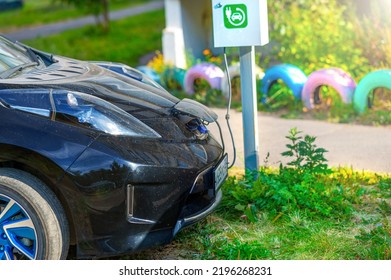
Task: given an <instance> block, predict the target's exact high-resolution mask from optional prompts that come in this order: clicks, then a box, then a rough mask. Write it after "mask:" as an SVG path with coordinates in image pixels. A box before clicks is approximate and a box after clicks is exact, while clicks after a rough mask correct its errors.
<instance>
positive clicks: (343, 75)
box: [302, 68, 356, 110]
mask: <svg viewBox="0 0 391 280" xmlns="http://www.w3.org/2000/svg"><path fill="white" fill-rule="evenodd" d="M322 86H331V87H332V88H334V89H335V90H336V91H337V92H338V93H339V95H340V96H341V99H342V101H343V102H344V103H345V104H350V103H352V101H353V94H354V91H355V89H356V82H355V81H354V80H353V78H352V77H351V76H350V75H349V74H348V73H347V72H345V71H343V70H342V69H339V68H326V69H321V70H317V71H315V72H312V73H311V75H309V76H308V80H307V82H306V83H305V85H304V87H303V92H302V100H303V102H304V105H305V107H306V108H307V109H310V110H311V109H314V108H315V105H317V104H320V103H321V99H320V94H319V90H320V88H321V87H322Z"/></svg>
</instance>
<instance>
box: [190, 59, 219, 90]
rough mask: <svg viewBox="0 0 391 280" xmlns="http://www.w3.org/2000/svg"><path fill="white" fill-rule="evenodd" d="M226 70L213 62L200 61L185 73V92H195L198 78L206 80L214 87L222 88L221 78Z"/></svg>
mask: <svg viewBox="0 0 391 280" xmlns="http://www.w3.org/2000/svg"><path fill="white" fill-rule="evenodd" d="M223 77H224V72H223V70H221V68H220V67H218V66H216V65H215V64H212V63H207V62H203V63H199V64H196V65H194V66H192V67H191V68H189V70H187V72H186V75H185V88H184V89H185V92H186V94H187V95H193V94H194V81H195V80H196V79H204V80H206V81H207V82H208V83H209V85H210V87H211V88H213V89H221V80H222V78H223Z"/></svg>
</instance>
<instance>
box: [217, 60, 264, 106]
mask: <svg viewBox="0 0 391 280" xmlns="http://www.w3.org/2000/svg"><path fill="white" fill-rule="evenodd" d="M255 71H256V79H257V81H258V80H261V79H262V78H263V76H265V73H264V72H263V71H262V69H261V68H260V67H258V66H255ZM228 73H229V76H230V78H231V81H232V80H234V79H235V78H240V63H235V64H232V65H231V66H229V67H228ZM257 84H258V83H257ZM221 92H222V94H223V95H224V97H225V98H226V99H227V100H228V98H229V85H228V75H227V71H224V76H223V78H222V79H221Z"/></svg>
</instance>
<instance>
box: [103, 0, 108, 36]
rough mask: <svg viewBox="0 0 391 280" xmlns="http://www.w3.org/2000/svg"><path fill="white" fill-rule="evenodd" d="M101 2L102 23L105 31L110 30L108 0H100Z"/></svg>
mask: <svg viewBox="0 0 391 280" xmlns="http://www.w3.org/2000/svg"><path fill="white" fill-rule="evenodd" d="M101 4H102V16H103V20H102V25H103V30H104V31H105V32H109V30H110V15H109V0H101Z"/></svg>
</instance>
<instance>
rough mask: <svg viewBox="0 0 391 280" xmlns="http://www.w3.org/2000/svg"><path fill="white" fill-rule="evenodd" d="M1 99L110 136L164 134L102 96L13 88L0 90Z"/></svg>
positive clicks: (18, 107)
mask: <svg viewBox="0 0 391 280" xmlns="http://www.w3.org/2000/svg"><path fill="white" fill-rule="evenodd" d="M0 98H1V102H2V103H3V104H4V103H5V105H7V106H8V107H10V108H13V109H16V110H20V111H24V112H28V113H32V114H35V115H40V116H44V117H48V118H51V119H52V120H55V121H60V122H64V123H68V124H71V125H76V126H82V127H87V128H90V129H94V130H97V131H101V132H105V133H108V134H111V135H123V136H133V137H147V138H160V137H161V136H160V135H159V134H158V133H157V132H156V131H154V130H153V129H152V128H150V127H148V126H147V125H146V124H144V123H143V122H141V121H140V120H138V119H137V118H135V117H134V116H132V115H131V114H129V113H127V112H125V111H124V110H122V109H120V108H118V107H117V106H115V105H113V104H111V103H109V102H107V101H105V100H103V99H101V98H98V97H95V96H92V95H89V94H85V93H80V92H71V91H50V92H48V91H46V90H30V91H29V90H19V91H13V90H12V91H6V92H0Z"/></svg>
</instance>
